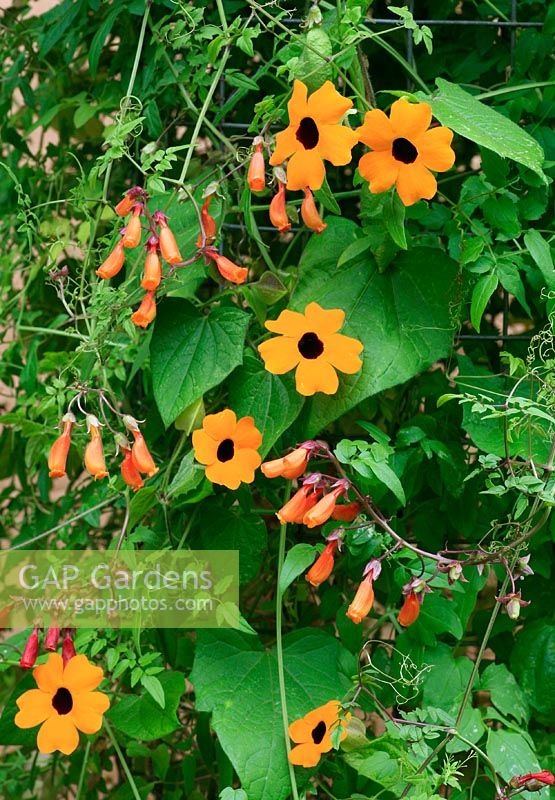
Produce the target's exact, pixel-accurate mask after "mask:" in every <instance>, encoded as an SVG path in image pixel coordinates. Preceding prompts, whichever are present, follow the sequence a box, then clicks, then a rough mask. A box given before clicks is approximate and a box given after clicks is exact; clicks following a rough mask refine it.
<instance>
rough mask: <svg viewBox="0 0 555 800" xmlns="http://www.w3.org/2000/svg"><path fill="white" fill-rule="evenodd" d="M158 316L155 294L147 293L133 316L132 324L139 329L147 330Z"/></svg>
mask: <svg viewBox="0 0 555 800" xmlns="http://www.w3.org/2000/svg"><path fill="white" fill-rule="evenodd" d="M155 316H156V298H155V297H154V292H147V293H146V294H145V296H144V297H143V299H142V301H141V305H140V306H139V308H138V309H137V310H136V311H134V312H133V314H131V322H132V323H133V324H134V325H137V326H138V327H139V328H147V327H148V326H149V325H150V323H151V322H152V320H153V319H154V318H155Z"/></svg>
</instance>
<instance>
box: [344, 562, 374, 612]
mask: <svg viewBox="0 0 555 800" xmlns="http://www.w3.org/2000/svg"><path fill="white" fill-rule="evenodd" d="M372 581H373V574H372V573H371V572H370V573H369V574H368V575H367V576H366V577H365V578H364V580H363V581H362V583H361V584H360V585H359V587H358V589H357V591H356V594H355V596H354V599H353V602H352V603H351V605H350V606H349V608H348V609H347V616H348V617H349V619H351V620H352V621H353V622H354V623H355V625H358V624H359V622H362V620H363V619H364V617H367V616H368V614H369V613H370V609H371V608H372V605H373V603H374V587H373V585H372Z"/></svg>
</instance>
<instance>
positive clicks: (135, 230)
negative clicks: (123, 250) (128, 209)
mask: <svg viewBox="0 0 555 800" xmlns="http://www.w3.org/2000/svg"><path fill="white" fill-rule="evenodd" d="M142 213H143V206H142V203H135V205H134V206H133V216H132V217H131V219H130V220H129V222H128V223H127V227H126V228H125V232H124V234H123V239H122V240H121V241H122V244H123V246H124V247H137V245H138V244H139V242H140V241H141V214H142Z"/></svg>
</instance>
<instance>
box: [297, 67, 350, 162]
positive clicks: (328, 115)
mask: <svg viewBox="0 0 555 800" xmlns="http://www.w3.org/2000/svg"><path fill="white" fill-rule="evenodd" d="M352 105H353V103H352V101H351V100H348V99H347V98H346V97H342V96H341V95H340V94H339V92H338V91H337V89H336V88H335V86H334V85H333V83H332V82H331V81H326V82H325V83H323V84H322V86H320V88H319V89H316V91H315V92H313V93H312V94H311V95H310V97H309V98H308V104H307V114H306V116H307V117H312V118H313V119H314V120H315V121H316V122H317V123H319V125H318V127H320V125H330V124H335V123H337V122H339V120H340V119H341V117H343V116H344V114H346V113H347V111H348V110H349V109H350V108H352ZM343 163H347V162H343Z"/></svg>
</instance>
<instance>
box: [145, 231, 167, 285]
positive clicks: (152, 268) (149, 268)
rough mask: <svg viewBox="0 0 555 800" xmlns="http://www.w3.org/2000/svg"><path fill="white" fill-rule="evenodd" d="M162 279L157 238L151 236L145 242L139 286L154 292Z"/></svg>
mask: <svg viewBox="0 0 555 800" xmlns="http://www.w3.org/2000/svg"><path fill="white" fill-rule="evenodd" d="M161 280H162V265H161V264H160V256H159V255H158V239H157V238H156V236H151V237H150V239H149V240H148V244H147V254H146V258H145V267H144V271H143V278H142V280H141V286H142V287H143V289H146V290H147V291H149V292H154V291H155V290H156V289H157V288H158V287H159V286H160V281H161Z"/></svg>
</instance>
